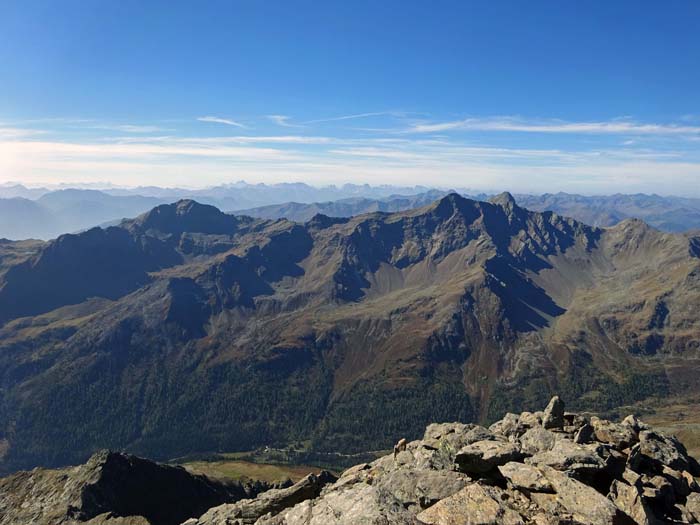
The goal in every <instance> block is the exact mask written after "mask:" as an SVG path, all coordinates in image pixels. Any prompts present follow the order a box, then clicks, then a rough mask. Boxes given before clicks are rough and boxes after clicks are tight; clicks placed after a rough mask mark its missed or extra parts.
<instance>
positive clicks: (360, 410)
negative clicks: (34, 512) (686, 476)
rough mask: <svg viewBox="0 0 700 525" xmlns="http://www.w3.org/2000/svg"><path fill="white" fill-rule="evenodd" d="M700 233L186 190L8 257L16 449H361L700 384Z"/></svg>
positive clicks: (0, 406)
mask: <svg viewBox="0 0 700 525" xmlns="http://www.w3.org/2000/svg"><path fill="white" fill-rule="evenodd" d="M116 239H121V240H120V241H117V240H116ZM120 242H122V243H125V244H123V245H122V244H119V243H120ZM698 245H699V244H698V239H697V238H694V237H692V236H689V235H674V234H664V233H661V232H659V231H657V230H654V229H652V228H649V227H648V226H646V225H644V224H643V223H641V222H639V221H626V222H623V223H621V224H619V225H618V226H615V227H613V228H610V229H600V228H595V227H589V226H586V225H585V224H582V223H580V222H577V221H575V220H573V219H567V218H563V217H560V216H558V215H556V214H554V213H551V212H546V213H535V212H529V211H527V210H526V209H523V208H520V207H519V206H517V205H516V203H515V201H514V199H513V198H512V197H511V196H510V195H508V194H502V195H500V196H498V197H496V198H494V200H493V202H479V201H473V200H469V199H464V198H462V197H460V196H458V195H456V194H450V195H448V196H446V197H444V198H442V199H440V200H438V201H436V202H434V203H431V204H430V205H428V206H425V207H422V208H417V209H412V210H408V211H403V212H398V213H391V214H388V213H372V214H367V215H361V216H357V217H353V218H350V219H347V218H345V219H343V218H335V219H332V218H329V217H325V216H321V215H318V216H316V217H314V218H313V219H311V220H310V221H308V222H307V223H306V224H303V225H301V224H298V223H293V222H289V221H285V220H278V221H271V220H260V219H252V218H245V217H234V216H229V215H225V214H222V213H220V212H218V210H216V209H214V208H212V207H207V206H203V205H199V204H197V203H195V202H193V201H181V202H179V203H177V204H173V205H164V206H160V207H158V208H156V209H154V210H153V211H151V212H149V213H147V214H144V215H143V216H141V217H139V218H137V219H135V220H131V221H125V222H123V223H122V224H121V225H120V226H119V227H116V228H110V229H107V230H95V231H89V232H85V233H83V234H80V235H77V236H64V237H61V238H59V239H57V240H56V241H52V242H50V243H47V244H45V245H42V246H41V247H39V248H38V252H37V253H36V255H33V256H28V257H29V258H27V259H26V260H24V261H23V262H22V261H19V260H18V261H16V263H15V264H9V263H8V264H9V269H7V270H6V271H5V273H4V274H3V275H1V276H0V279H1V281H0V305H2V312H1V313H2V320H3V321H4V323H5V324H4V326H3V327H2V328H0V386H1V390H0V395H1V396H2V397H1V399H0V422H3V424H4V426H3V427H2V428H1V429H0V440H1V441H0V443H2V445H3V446H2V447H0V450H2V451H3V452H4V454H3V456H4V457H3V460H2V469H3V470H12V469H15V468H19V467H27V466H32V465H35V464H43V465H60V464H65V463H66V462H74V461H76V460H82V459H84V458H85V457H87V455H89V453H90V452H92V451H93V450H94V449H95V448H97V447H112V448H127V449H128V450H130V451H132V452H136V453H142V454H146V455H149V456H152V457H160V458H163V457H172V456H179V455H183V454H186V453H190V452H195V451H209V450H214V449H217V450H244V449H249V448H253V447H257V446H262V445H269V444H285V443H287V442H289V441H292V440H307V439H309V437H311V438H312V439H311V444H310V446H311V447H312V448H313V449H314V450H317V451H356V450H362V449H363V448H365V447H366V446H367V445H368V444H369V443H374V444H380V446H385V445H387V444H388V443H390V442H391V441H392V440H394V439H396V437H397V436H401V435H406V436H414V435H417V433H418V432H420V431H421V429H422V428H423V426H424V425H425V424H426V423H427V422H430V421H433V420H455V419H458V420H464V421H467V420H488V419H492V418H493V417H495V415H496V414H500V413H502V411H504V410H506V409H510V410H516V409H517V410H523V409H526V408H528V407H531V406H535V405H538V404H542V403H543V402H546V400H547V399H548V396H549V395H550V393H551V392H553V391H560V392H562V393H564V394H565V395H566V397H567V398H568V399H572V400H576V401H575V404H574V406H575V407H578V408H587V409H588V408H596V409H609V408H613V407H615V406H618V405H620V404H623V403H629V402H631V401H633V400H636V399H643V398H646V397H649V396H653V395H663V394H666V393H669V392H677V391H681V392H689V391H697V390H698V389H700V384H698V380H697V379H696V377H697V367H698V358H699V357H700V320H698V318H697V315H696V312H695V310H696V306H697V304H698V301H699V300H700V259H698V250H697V246H698ZM73 246H75V247H73ZM127 247H129V248H128V249H127ZM99 254H104V255H106V256H107V257H108V258H109V259H111V260H113V261H114V263H113V264H112V266H106V265H105V264H103V263H102V262H100V260H99V259H96V258H95V257H97V256H98V255H99ZM80 261H83V262H82V263H81V262H80ZM79 263H80V264H84V266H81V265H80V264H79ZM91 266H92V267H93V268H92V269H90V270H89V268H90V267H91ZM100 272H103V273H100ZM83 274H84V276H85V277H84V278H82V282H79V281H80V280H81V276H82V275H83ZM62 283H74V284H75V286H74V287H71V288H68V287H66V286H65V285H64V284H62ZM37 286H41V287H43V288H42V290H44V291H43V292H42V293H43V294H44V295H43V296H42V297H44V300H43V301H36V302H34V303H33V304H32V305H31V308H33V309H29V310H28V308H29V307H28V306H26V304H25V305H24V306H23V303H22V302H21V301H18V300H17V298H21V297H23V296H26V295H27V294H33V295H35V294H37V292H36V289H37V288H36V287H37ZM37 296H38V295H37ZM28 314H29V315H31V316H33V317H21V316H26V315H28Z"/></svg>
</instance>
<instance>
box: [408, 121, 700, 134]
mask: <svg viewBox="0 0 700 525" xmlns="http://www.w3.org/2000/svg"><path fill="white" fill-rule="evenodd" d="M450 130H463V131H514V132H528V133H573V134H606V135H607V134H617V135H693V134H700V126H689V125H679V124H656V123H641V122H634V121H630V120H624V119H615V120H609V121H600V122H567V121H561V120H525V119H518V118H515V117H490V118H466V119H462V120H453V121H448V122H432V123H431V122H420V123H416V124H413V125H412V126H410V127H409V128H407V129H405V130H404V131H405V132H408V133H436V132H443V131H450Z"/></svg>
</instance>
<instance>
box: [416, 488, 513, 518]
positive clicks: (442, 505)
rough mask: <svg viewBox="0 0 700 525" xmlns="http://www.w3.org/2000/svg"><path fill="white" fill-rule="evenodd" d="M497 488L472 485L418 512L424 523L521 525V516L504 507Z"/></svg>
mask: <svg viewBox="0 0 700 525" xmlns="http://www.w3.org/2000/svg"><path fill="white" fill-rule="evenodd" d="M499 496H501V491H500V489H497V488H495V487H483V486H481V485H478V484H476V483H475V484H472V485H469V486H468V487H465V488H464V489H462V490H461V491H459V492H458V493H457V494H454V495H453V496H450V497H449V498H445V499H444V500H442V501H439V502H438V503H436V504H435V505H433V506H432V507H430V508H429V509H428V510H424V511H423V512H421V513H420V514H418V516H417V518H418V522H419V523H425V524H426V525H458V524H469V525H492V524H495V523H498V524H502V525H522V524H524V523H525V521H524V520H523V518H522V516H521V515H520V514H519V513H518V512H517V511H515V510H514V509H511V508H509V507H508V506H506V505H505V504H504V503H503V501H504V498H502V497H499Z"/></svg>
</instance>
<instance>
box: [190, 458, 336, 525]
mask: <svg viewBox="0 0 700 525" xmlns="http://www.w3.org/2000/svg"><path fill="white" fill-rule="evenodd" d="M336 479H337V478H336V477H335V476H333V475H332V474H331V473H330V472H327V471H325V470H324V471H322V472H321V473H319V474H318V475H316V474H309V475H308V476H306V477H305V478H304V479H302V480H301V481H299V482H297V483H295V484H294V485H292V486H291V487H287V488H282V489H270V490H268V491H267V492H264V493H262V494H260V495H259V496H258V497H257V498H253V499H244V500H241V501H239V502H237V503H231V504H226V505H221V506H218V507H214V508H212V509H210V510H209V511H207V512H206V513H205V514H204V515H203V516H201V517H200V518H199V519H198V520H197V519H190V520H188V521H187V522H186V524H187V525H217V524H219V523H226V524H232V525H253V524H254V523H256V522H257V520H258V518H260V517H262V516H266V515H267V516H272V515H275V514H278V513H279V512H280V511H282V510H284V509H287V508H289V507H293V506H294V505H296V504H297V503H301V502H303V501H307V500H310V499H313V498H316V497H317V496H318V495H319V494H320V493H321V489H322V488H323V487H324V486H325V485H326V484H328V483H331V482H333V481H336Z"/></svg>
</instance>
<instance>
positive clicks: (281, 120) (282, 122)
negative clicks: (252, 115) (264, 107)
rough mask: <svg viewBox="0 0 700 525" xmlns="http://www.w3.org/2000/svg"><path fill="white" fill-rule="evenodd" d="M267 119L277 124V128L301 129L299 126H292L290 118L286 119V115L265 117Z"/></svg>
mask: <svg viewBox="0 0 700 525" xmlns="http://www.w3.org/2000/svg"><path fill="white" fill-rule="evenodd" d="M267 118H268V119H269V120H271V121H272V122H274V123H275V124H277V125H278V126H282V127H283V128H303V127H304V126H302V125H301V124H293V123H292V122H290V121H291V120H292V118H291V117H288V116H287V115H267Z"/></svg>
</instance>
